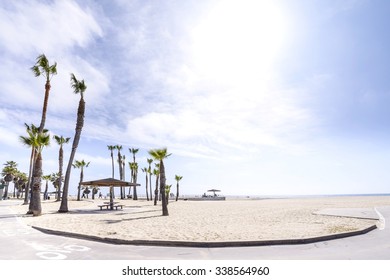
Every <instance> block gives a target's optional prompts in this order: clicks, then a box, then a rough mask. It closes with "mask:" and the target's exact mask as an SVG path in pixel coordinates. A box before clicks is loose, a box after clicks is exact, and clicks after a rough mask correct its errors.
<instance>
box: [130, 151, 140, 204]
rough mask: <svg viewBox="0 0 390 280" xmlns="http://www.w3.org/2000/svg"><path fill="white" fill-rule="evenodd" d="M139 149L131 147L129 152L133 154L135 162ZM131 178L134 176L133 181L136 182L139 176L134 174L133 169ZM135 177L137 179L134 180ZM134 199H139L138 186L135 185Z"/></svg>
mask: <svg viewBox="0 0 390 280" xmlns="http://www.w3.org/2000/svg"><path fill="white" fill-rule="evenodd" d="M138 151H139V149H135V148H131V149H130V148H129V152H130V153H132V154H133V163H134V164H135V154H136V153H138ZM134 167H135V165H134ZM137 175H138V165H137ZM131 178H132V181H133V183H136V181H137V176H134V174H133V169H132V174H131ZM134 178H135V181H134ZM133 199H134V200H137V199H138V196H137V188H136V187H134V189H133Z"/></svg>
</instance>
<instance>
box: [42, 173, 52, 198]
mask: <svg viewBox="0 0 390 280" xmlns="http://www.w3.org/2000/svg"><path fill="white" fill-rule="evenodd" d="M42 179H43V180H45V181H46V186H45V191H44V192H43V200H46V199H47V197H48V191H49V180H51V174H50V175H43V176H42Z"/></svg>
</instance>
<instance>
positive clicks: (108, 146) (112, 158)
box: [107, 145, 116, 178]
mask: <svg viewBox="0 0 390 280" xmlns="http://www.w3.org/2000/svg"><path fill="white" fill-rule="evenodd" d="M107 148H108V150H110V152H111V162H112V176H111V177H112V178H114V150H115V149H116V146H114V145H107Z"/></svg>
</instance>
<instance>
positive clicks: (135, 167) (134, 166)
mask: <svg viewBox="0 0 390 280" xmlns="http://www.w3.org/2000/svg"><path fill="white" fill-rule="evenodd" d="M129 167H130V170H131V174H132V175H133V176H132V180H131V181H132V182H133V183H134V184H137V177H138V163H136V162H129ZM133 200H138V195H137V188H136V187H135V186H134V187H133Z"/></svg>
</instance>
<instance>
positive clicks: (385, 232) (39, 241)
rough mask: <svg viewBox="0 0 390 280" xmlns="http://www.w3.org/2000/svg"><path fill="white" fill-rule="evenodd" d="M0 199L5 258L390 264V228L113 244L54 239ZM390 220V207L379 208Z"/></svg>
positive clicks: (1, 255) (0, 250)
mask: <svg viewBox="0 0 390 280" xmlns="http://www.w3.org/2000/svg"><path fill="white" fill-rule="evenodd" d="M12 203H13V202H12V201H0V260H39V259H69V260H80V259H85V260H148V259H149V260H156V259H158V260H160V259H164V260H170V259H180V260H207V259H210V260H256V259H259V260H261V259H263V260H264V259H268V260H290V259H296V260H348V259H354V260H359V259H361V260H380V259H382V260H390V225H388V226H384V229H381V230H379V229H376V230H374V231H371V232H369V233H367V234H364V235H360V236H354V237H348V238H343V239H337V240H332V241H325V242H317V243H312V244H306V245H283V246H261V247H235V248H186V247H154V246H133V245H114V244H107V243H101V242H94V241H88V240H82V239H75V238H68V237H63V236H57V235H49V234H45V233H42V232H40V231H38V230H35V229H32V228H31V227H28V226H26V225H25V224H24V223H23V221H22V219H20V218H18V217H17V215H15V213H13V212H12V209H11V208H10V207H9V205H11V204H12ZM377 210H378V212H379V213H380V214H381V215H382V216H383V218H384V219H385V220H383V221H382V226H381V228H383V225H384V224H385V221H386V220H387V221H390V207H382V208H377Z"/></svg>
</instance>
